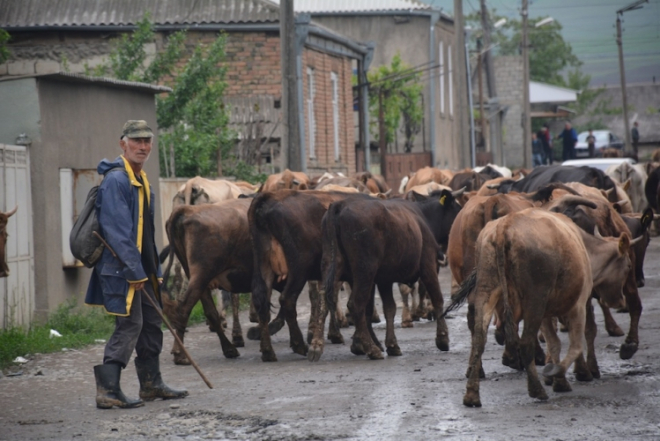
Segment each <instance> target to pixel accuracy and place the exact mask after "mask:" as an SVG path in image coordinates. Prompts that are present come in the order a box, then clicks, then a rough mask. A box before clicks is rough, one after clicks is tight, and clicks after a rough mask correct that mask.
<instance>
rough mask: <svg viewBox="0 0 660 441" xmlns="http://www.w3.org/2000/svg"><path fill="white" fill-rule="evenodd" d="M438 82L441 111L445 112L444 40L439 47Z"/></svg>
mask: <svg viewBox="0 0 660 441" xmlns="http://www.w3.org/2000/svg"><path fill="white" fill-rule="evenodd" d="M438 72H440V76H439V77H438V82H439V83H440V113H445V53H444V46H443V43H442V41H441V42H440V46H439V48H438Z"/></svg>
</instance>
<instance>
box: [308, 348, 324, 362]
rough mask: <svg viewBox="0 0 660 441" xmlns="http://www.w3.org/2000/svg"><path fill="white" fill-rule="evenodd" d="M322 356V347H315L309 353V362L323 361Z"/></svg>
mask: <svg viewBox="0 0 660 441" xmlns="http://www.w3.org/2000/svg"><path fill="white" fill-rule="evenodd" d="M321 355H323V348H322V347H314V348H312V349H310V350H309V352H308V353H307V360H309V361H310V362H315V361H319V360H320V359H321Z"/></svg>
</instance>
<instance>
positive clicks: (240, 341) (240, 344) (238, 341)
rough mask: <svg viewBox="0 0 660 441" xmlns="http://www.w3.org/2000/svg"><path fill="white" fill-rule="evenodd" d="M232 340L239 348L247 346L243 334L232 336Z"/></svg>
mask: <svg viewBox="0 0 660 441" xmlns="http://www.w3.org/2000/svg"><path fill="white" fill-rule="evenodd" d="M231 342H232V343H233V344H234V346H236V347H237V348H244V347H245V340H243V336H242V335H234V336H232V337H231Z"/></svg>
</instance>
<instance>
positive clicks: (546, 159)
mask: <svg viewBox="0 0 660 441" xmlns="http://www.w3.org/2000/svg"><path fill="white" fill-rule="evenodd" d="M553 159H554V158H553V157H552V148H551V147H548V148H545V147H544V148H543V164H550V165H552V160H553Z"/></svg>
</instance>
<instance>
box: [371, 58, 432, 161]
mask: <svg viewBox="0 0 660 441" xmlns="http://www.w3.org/2000/svg"><path fill="white" fill-rule="evenodd" d="M420 77H421V73H420V72H416V71H415V70H414V69H412V67H411V66H409V65H408V64H406V63H404V62H402V61H401V56H400V55H399V54H398V53H397V54H396V55H395V56H394V57H393V58H392V62H391V63H390V65H389V66H385V65H383V66H380V67H379V68H378V69H376V70H375V71H373V72H369V73H368V74H367V79H368V81H369V87H370V93H369V112H370V114H371V115H372V117H376V118H375V120H372V122H371V124H370V126H371V130H372V133H373V134H374V136H376V137H378V132H379V130H378V115H379V108H380V106H381V105H382V106H383V113H384V122H385V124H384V125H385V137H386V142H387V144H391V143H392V142H393V141H394V139H395V136H396V131H397V130H398V129H399V127H400V125H401V120H402V119H403V130H404V134H405V138H406V140H405V145H404V148H405V151H406V152H410V151H411V150H412V146H413V142H414V140H415V136H416V135H417V134H418V133H419V132H420V130H421V122H422V118H423V116H424V109H423V108H422V106H421V96H422V95H421V94H422V88H423V86H422V85H421V84H420V82H419V79H420Z"/></svg>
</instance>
